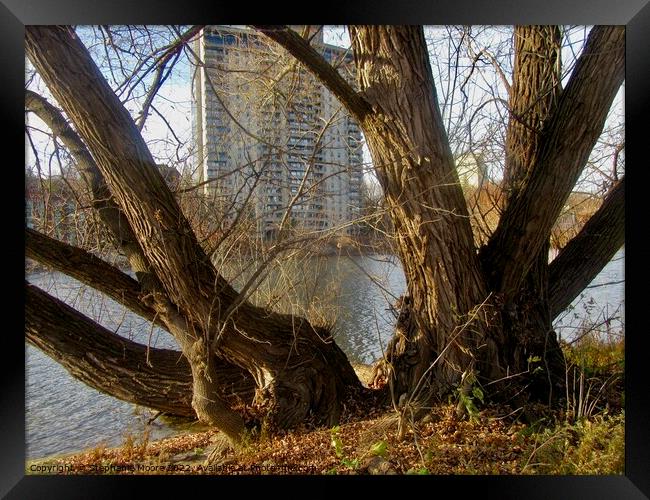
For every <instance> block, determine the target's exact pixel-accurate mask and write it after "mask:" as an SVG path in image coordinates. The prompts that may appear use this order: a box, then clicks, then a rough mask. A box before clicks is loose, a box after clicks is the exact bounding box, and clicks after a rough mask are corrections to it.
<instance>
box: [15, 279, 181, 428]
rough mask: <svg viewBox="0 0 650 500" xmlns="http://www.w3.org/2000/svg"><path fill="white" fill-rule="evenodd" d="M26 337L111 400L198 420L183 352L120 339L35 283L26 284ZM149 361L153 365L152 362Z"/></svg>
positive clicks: (76, 376)
mask: <svg viewBox="0 0 650 500" xmlns="http://www.w3.org/2000/svg"><path fill="white" fill-rule="evenodd" d="M25 300H26V302H27V304H28V307H26V308H25V338H26V340H27V341H28V342H29V343H31V344H32V345H34V346H36V347H38V348H39V349H40V350H42V351H43V352H44V353H45V354H47V355H48V356H50V357H51V358H53V359H54V360H55V361H57V362H58V363H60V364H61V365H62V366H63V367H64V368H65V369H66V370H68V372H70V374H71V375H72V376H73V377H75V378H77V379H78V380H81V381H82V382H84V383H86V384H87V385H89V386H90V387H93V388H95V389H97V390H99V391H102V392H104V393H106V394H110V395H111V396H114V397H117V398H119V399H122V400H123V401H128V402H130V403H135V404H138V405H142V406H146V407H148V408H153V409H156V410H160V411H164V412H166V413H169V414H172V415H180V416H186V417H192V416H194V411H193V410H192V406H191V402H192V376H191V373H190V367H189V365H188V363H187V361H186V360H185V358H184V357H183V355H182V354H181V353H180V352H177V351H169V350H165V349H150V350H149V353H148V355H147V347H146V346H143V345H140V344H136V343H135V342H132V341H130V340H128V339H125V338H123V337H120V336H119V335H116V334H114V333H112V332H111V331H109V330H107V329H105V328H103V327H102V326H100V325H98V324H97V323H95V322H94V321H92V320H91V319H89V318H87V317H85V316H84V315H82V314H81V313H79V312H78V311H76V310H75V309H73V308H71V307H70V306H68V305H66V304H64V303H63V302H61V301H60V300H58V299H56V298H54V297H52V296H50V295H48V294H47V293H45V292H43V291H42V290H40V289H38V288H37V287H35V286H33V285H29V284H27V285H26V289H25ZM147 360H148V362H147Z"/></svg>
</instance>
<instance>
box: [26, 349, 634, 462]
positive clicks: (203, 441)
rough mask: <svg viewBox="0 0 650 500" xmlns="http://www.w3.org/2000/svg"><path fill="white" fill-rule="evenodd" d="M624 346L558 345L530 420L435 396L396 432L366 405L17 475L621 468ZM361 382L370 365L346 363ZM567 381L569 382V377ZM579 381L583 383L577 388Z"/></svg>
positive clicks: (138, 441) (119, 450) (516, 412)
mask: <svg viewBox="0 0 650 500" xmlns="http://www.w3.org/2000/svg"><path fill="white" fill-rule="evenodd" d="M623 352H624V344H623V342H618V343H608V344H605V343H599V342H598V341H596V340H593V339H587V340H583V341H582V342H581V343H579V344H578V345H573V346H570V347H569V346H567V347H566V353H567V363H568V367H569V370H568V371H567V373H568V381H569V383H570V386H571V387H572V389H571V390H570V392H569V396H570V397H569V400H568V401H567V402H565V404H564V405H563V406H562V407H561V408H558V409H556V410H554V411H544V412H540V414H541V413H543V418H541V419H540V420H538V421H537V422H535V423H534V424H526V423H524V422H523V421H521V419H520V416H521V411H520V410H521V409H517V408H510V407H507V406H502V405H485V406H483V407H482V408H480V409H479V411H478V412H477V413H476V414H475V415H473V416H472V418H469V419H459V418H457V416H456V412H455V408H456V405H455V404H453V403H449V404H440V405H437V406H435V407H434V408H432V409H431V411H430V412H429V413H428V414H427V415H426V417H425V418H424V419H423V420H422V421H420V422H418V423H417V425H415V426H414V427H411V428H410V429H409V430H408V432H406V434H405V435H404V436H403V439H399V437H398V432H397V429H398V422H399V418H398V416H397V414H396V413H395V412H394V411H392V410H383V411H380V410H373V411H371V412H369V413H367V414H365V415H363V417H361V418H360V417H353V418H350V417H348V418H347V420H346V418H345V417H344V419H343V421H342V423H341V425H340V426H338V427H335V428H333V429H309V428H306V427H305V428H298V429H295V430H293V431H291V432H287V433H284V434H282V435H275V436H260V437H257V438H256V439H252V438H251V440H250V441H249V442H247V443H245V444H244V445H243V446H242V447H241V448H240V449H238V450H233V449H231V448H229V447H228V446H227V442H226V441H225V439H224V438H223V436H222V435H221V434H220V433H219V432H215V431H212V430H201V431H199V432H184V433H182V434H179V435H175V436H172V437H168V438H164V439H160V440H156V441H150V440H149V435H148V433H147V432H146V431H145V432H144V433H142V434H141V435H139V436H128V437H127V439H126V440H125V442H124V443H123V445H122V446H119V447H114V448H108V447H105V446H101V445H100V446H97V447H94V448H92V449H88V450H85V451H82V452H78V453H73V454H66V455H60V456H56V457H48V458H45V459H40V460H34V461H30V462H28V463H27V464H26V468H25V472H26V474H125V475H133V474H217V475H222V474H224V475H225V474H622V473H623V470H624V469H623V467H624V442H625V441H624V436H625V414H624V411H623V378H622V377H623V371H624V360H623ZM355 369H357V372H358V374H359V376H360V377H361V378H362V379H363V380H365V381H367V380H368V377H369V375H370V367H368V366H363V365H360V366H355ZM572 381H573V382H572ZM581 386H582V389H580V387H581Z"/></svg>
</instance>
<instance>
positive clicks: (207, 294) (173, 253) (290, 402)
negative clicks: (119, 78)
mask: <svg viewBox="0 0 650 500" xmlns="http://www.w3.org/2000/svg"><path fill="white" fill-rule="evenodd" d="M26 49H27V53H28V56H29V58H30V60H31V61H32V63H33V64H34V66H35V67H36V68H37V70H38V72H39V74H40V75H41V77H42V78H43V80H44V81H45V82H46V83H47V85H48V87H49V88H50V90H51V92H52V94H53V95H54V97H55V98H56V99H57V101H58V102H59V104H60V105H61V106H62V108H63V110H64V111H65V113H66V114H67V116H68V117H69V118H70V120H71V121H72V122H73V123H74V125H75V128H76V130H77V131H78V133H79V136H80V137H81V139H82V140H83V142H84V143H85V144H86V146H87V147H88V149H89V151H90V152H91V153H92V156H93V158H94V160H95V161H96V164H97V167H98V169H99V171H100V172H101V175H102V176H103V179H104V181H105V182H106V184H107V186H108V188H109V189H110V192H111V194H112V196H113V198H114V200H115V202H116V204H117V205H118V206H119V208H120V209H121V211H122V213H123V214H124V217H125V218H126V221H127V222H128V225H129V226H130V228H131V230H132V232H133V234H134V235H135V238H136V239H137V243H138V244H139V246H140V249H141V251H142V255H143V256H144V259H145V260H146V262H147V264H148V265H149V266H150V269H151V271H153V274H154V276H155V277H156V279H157V280H158V281H159V283H160V285H161V287H160V289H159V290H158V289H157V290H154V291H153V293H151V294H150V301H151V304H149V305H150V307H152V308H153V309H154V310H155V311H156V313H157V315H158V317H159V318H160V320H161V321H162V322H164V323H165V324H166V326H167V329H168V330H169V331H170V332H171V333H172V334H173V335H174V337H175V338H176V339H177V341H178V343H179V345H180V347H181V349H182V351H183V354H184V355H185V357H186V358H187V359H188V361H189V363H190V366H191V370H192V375H193V380H194V391H193V392H194V399H193V407H194V409H195V410H196V412H197V414H198V416H199V418H201V419H202V420H204V421H205V422H207V423H210V424H212V425H214V426H216V427H218V428H220V429H221V430H223V431H224V432H226V433H227V434H228V435H229V436H231V437H232V438H233V439H234V440H237V439H239V437H240V434H241V432H243V431H244V426H243V422H242V421H241V419H240V417H239V416H238V415H237V414H236V412H233V411H232V409H231V408H230V407H229V405H228V404H227V402H226V401H224V400H223V399H222V398H221V397H220V396H219V394H218V391H216V388H217V387H218V385H219V384H220V381H219V378H218V372H217V371H216V369H215V364H214V363H213V362H212V357H211V353H212V352H213V350H214V351H216V353H217V354H219V355H220V356H222V357H223V358H225V359H227V360H228V361H230V362H232V363H234V364H237V365H238V366H240V367H242V368H244V369H246V370H247V371H248V372H249V373H251V374H252V375H253V378H254V379H255V381H256V383H257V386H258V389H259V390H258V398H257V399H258V401H264V402H265V404H266V407H267V408H268V410H269V412H268V415H269V422H270V423H271V424H272V425H278V426H282V427H286V426H294V425H297V424H298V423H300V422H302V421H304V420H305V419H306V418H307V417H308V416H309V415H310V414H313V415H314V416H315V418H316V420H317V421H323V422H327V423H329V424H332V423H334V422H336V420H337V419H338V416H339V414H340V411H341V404H342V401H343V399H344V398H345V397H346V396H347V395H348V394H349V393H350V391H354V390H355V389H358V390H360V389H361V384H360V382H359V380H358V378H357V377H356V374H355V373H354V370H353V368H352V367H351V365H350V364H349V362H348V360H347V358H346V357H345V355H344V354H343V352H342V351H341V350H340V349H339V348H338V346H336V344H335V343H334V342H333V341H332V340H331V338H330V336H329V332H326V331H324V330H323V329H319V328H317V327H314V326H312V325H310V324H309V322H307V321H306V320H304V319H303V318H298V317H293V316H288V315H281V314H277V313H273V312H271V311H268V310H265V309H262V308H258V307H255V306H253V305H252V304H249V303H247V302H245V301H242V300H240V297H239V296H238V293H237V292H236V291H235V290H234V289H233V288H232V287H231V286H230V284H229V283H227V282H226V281H225V280H224V278H223V277H222V276H221V275H220V274H219V273H218V272H217V270H216V269H214V267H213V265H212V263H211V262H210V260H209V258H208V256H207V255H206V254H205V252H204V250H203V249H202V248H201V246H200V245H199V243H198V241H197V239H196V235H195V234H194V232H193V231H192V229H191V227H190V226H189V223H188V221H187V219H186V218H185V216H184V215H183V214H182V213H181V211H180V209H179V207H178V205H177V203H176V201H175V199H174V197H173V195H172V194H171V192H170V191H169V189H168V187H167V185H166V184H165V182H164V180H163V178H162V176H161V174H160V172H159V171H158V170H157V168H156V166H155V162H154V160H153V158H152V157H151V154H150V152H149V151H148V149H147V147H146V145H145V143H144V141H143V140H142V137H141V135H140V133H139V131H138V130H137V127H136V126H135V124H134V123H133V120H132V118H131V117H130V116H129V114H128V112H127V111H126V109H125V108H124V107H123V106H122V104H121V103H120V102H119V100H118V99H117V97H116V96H115V94H114V93H113V92H112V90H111V89H110V87H109V86H108V84H107V83H106V81H105V80H104V78H103V77H102V75H101V72H100V71H99V69H98V68H97V67H96V65H95V64H94V63H93V61H92V59H91V58H90V55H89V54H88V51H87V50H86V49H85V47H84V46H83V45H82V44H81V42H80V41H79V40H78V38H77V37H76V35H75V34H74V32H73V31H72V30H71V29H70V28H65V27H28V28H27V29H26ZM215 391H216V392H215Z"/></svg>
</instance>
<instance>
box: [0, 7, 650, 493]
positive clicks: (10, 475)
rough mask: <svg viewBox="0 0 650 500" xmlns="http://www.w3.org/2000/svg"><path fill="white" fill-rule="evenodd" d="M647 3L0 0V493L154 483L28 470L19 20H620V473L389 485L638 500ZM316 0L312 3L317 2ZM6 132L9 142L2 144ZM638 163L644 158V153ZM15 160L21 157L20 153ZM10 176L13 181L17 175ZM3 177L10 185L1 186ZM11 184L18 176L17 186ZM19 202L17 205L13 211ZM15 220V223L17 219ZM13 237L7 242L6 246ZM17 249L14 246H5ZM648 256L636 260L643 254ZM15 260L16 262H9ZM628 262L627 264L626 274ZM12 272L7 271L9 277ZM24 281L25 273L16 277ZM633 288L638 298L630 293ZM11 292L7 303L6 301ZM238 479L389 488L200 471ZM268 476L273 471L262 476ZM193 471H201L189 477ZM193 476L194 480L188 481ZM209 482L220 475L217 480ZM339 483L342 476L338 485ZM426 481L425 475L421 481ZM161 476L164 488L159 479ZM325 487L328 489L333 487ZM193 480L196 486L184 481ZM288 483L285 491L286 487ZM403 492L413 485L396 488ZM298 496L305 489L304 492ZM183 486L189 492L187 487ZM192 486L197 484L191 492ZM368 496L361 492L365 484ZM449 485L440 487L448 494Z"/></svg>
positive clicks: (649, 444)
mask: <svg viewBox="0 0 650 500" xmlns="http://www.w3.org/2000/svg"><path fill="white" fill-rule="evenodd" d="M647 2H648V0H573V1H571V0H545V1H543V2H539V1H537V0H493V1H489V2H488V1H483V2H478V1H470V0H441V1H436V2H434V1H427V0H410V1H401V2H400V1H394V0H390V1H389V0H374V1H373V0H365V1H357V2H354V3H351V2H339V1H333V2H328V3H327V4H313V6H312V7H311V8H310V10H309V11H308V12H304V8H305V5H306V3H304V2H303V3H296V5H292V4H289V3H286V2H285V3H282V4H278V3H277V2H270V3H267V4H261V5H260V4H257V3H256V4H253V3H247V2H220V1H218V0H213V1H211V2H196V1H192V2H188V1H184V2H178V1H176V2H172V1H161V0H139V1H138V2H131V1H128V0H113V1H108V0H106V1H100V0H64V1H52V0H2V3H1V4H0V23H1V29H0V37H1V39H2V43H1V44H0V61H1V65H0V68H1V70H0V82H1V84H2V87H1V93H0V96H1V97H0V102H2V119H3V120H4V121H5V124H6V127H5V131H4V134H3V143H4V144H5V148H4V152H5V157H4V158H3V159H4V160H5V161H4V162H2V164H4V166H5V172H6V173H9V175H8V177H7V185H6V186H5V188H4V190H3V191H2V193H3V196H2V199H3V201H4V202H5V207H4V212H3V213H4V214H6V217H5V218H4V221H3V222H4V227H5V235H6V238H5V242H4V243H5V250H8V251H6V252H5V255H6V257H5V259H9V260H6V261H5V266H3V267H4V269H3V273H2V274H3V275H4V277H5V290H7V291H8V292H9V293H8V294H6V295H5V297H6V298H5V299H3V300H4V301H5V303H6V304H7V307H6V309H5V311H7V312H9V313H10V316H11V321H10V322H8V323H5V324H6V325H7V326H8V328H7V327H6V328H5V332H4V338H3V345H4V346H5V349H4V353H5V356H4V358H3V362H2V371H3V374H2V385H3V387H2V391H0V414H1V417H0V496H3V497H4V496H5V495H6V497H7V498H21V499H22V498H51V497H52V496H59V495H60V496H61V497H65V498H115V497H117V496H118V495H124V494H125V493H126V494H128V493H134V492H135V489H134V487H136V486H138V487H146V488H147V489H148V488H150V485H151V483H152V480H150V479H145V478H143V477H128V478H126V477H106V476H102V477H84V476H69V477H68V476H25V473H24V463H25V422H24V411H25V410H24V409H25V381H24V375H25V364H24V361H25V356H24V352H25V351H24V349H25V346H24V341H23V339H22V338H21V337H20V335H19V330H20V328H23V325H22V324H21V317H22V318H23V320H24V316H21V311H22V310H24V299H23V301H22V303H21V299H22V295H21V294H18V293H16V292H14V290H15V289H14V288H13V287H14V286H15V287H20V286H21V285H20V281H19V280H20V279H21V278H20V273H21V272H23V270H24V253H23V251H24V245H23V239H22V238H23V236H22V235H23V234H24V225H22V224H23V222H22V221H23V220H24V196H23V192H22V191H21V189H19V188H18V186H20V185H21V184H20V182H22V179H23V177H22V175H21V173H20V170H21V169H19V168H17V165H14V162H11V161H8V158H9V157H8V156H6V155H7V153H8V152H9V151H11V150H17V151H18V157H19V158H20V157H22V156H23V154H24V148H23V141H24V132H23V127H24V105H23V102H24V47H23V39H24V26H25V25H30V24H125V23H129V24H169V23H174V24H179V23H187V24H193V23H197V22H200V23H209V24H242V22H245V23H264V24H269V23H270V24H272V23H273V22H275V23H278V24H279V23H282V24H291V23H296V24H306V23H309V22H311V23H312V24H357V23H366V24H368V23H370V24H546V23H548V24H587V25H591V24H620V25H626V27H627V34H626V82H625V109H626V135H627V138H626V143H627V144H626V158H627V162H628V164H629V165H630V166H629V167H628V168H627V171H626V175H627V176H631V178H632V182H628V183H627V186H628V187H627V193H626V258H625V269H626V285H625V286H626V288H625V292H626V323H627V331H628V332H629V334H628V335H626V353H625V354H626V384H625V391H626V451H625V460H626V462H625V463H626V465H625V475H624V476H553V477H550V476H545V477H539V476H478V477H470V476H449V477H444V476H433V477H415V476H408V477H395V478H393V479H391V482H392V483H395V485H396V486H397V487H398V488H400V489H402V488H404V487H412V486H411V485H410V484H408V483H409V482H411V481H426V484H422V485H418V486H417V487H418V488H426V489H425V490H422V491H424V492H430V493H431V494H434V493H436V494H443V493H442V492H441V491H440V489H439V488H440V487H443V488H445V490H446V489H447V488H451V491H452V492H453V493H452V495H453V496H454V498H457V497H459V496H461V497H464V496H468V497H469V496H471V497H473V498H485V497H486V496H487V497H490V496H495V497H496V498H504V499H505V498H525V499H527V500H529V499H538V498H539V499H541V498H586V499H601V498H602V499H608V498H620V499H636V498H648V497H649V496H650V452H649V450H650V432H649V431H648V428H647V427H646V425H647V423H648V422H650V412H649V407H648V399H649V396H648V395H649V394H650V391H649V390H648V382H649V380H648V378H649V377H648V369H647V366H650V364H649V363H647V362H646V357H647V352H648V351H646V350H645V349H644V342H643V341H644V337H645V336H647V333H646V329H644V323H643V319H645V318H644V312H645V311H644V310H645V309H647V308H648V305H647V304H646V303H645V300H644V298H645V297H644V294H642V292H640V290H643V284H644V283H647V282H648V277H649V276H648V268H650V266H648V264H647V259H648V257H650V251H649V250H646V248H647V247H646V246H645V245H644V243H645V242H644V240H643V238H644V237H645V234H644V233H646V232H647V230H646V231H644V230H643V228H644V227H645V228H647V227H648V222H647V215H648V212H647V208H646V207H647V205H645V204H644V201H646V199H647V198H648V195H647V194H646V193H645V190H646V189H647V188H646V186H648V183H647V172H648V170H649V169H650V168H649V167H650V165H648V164H647V163H648V161H647V159H646V158H647V155H648V147H647V146H646V143H647V142H648V141H647V139H646V138H645V137H642V135H643V136H645V130H646V127H647V122H648V119H647V117H648V116H650V54H649V53H648V52H650V4H648V3H647ZM314 6H315V7H316V8H314ZM5 141H6V142H5ZM644 159H645V160H646V162H645V164H644V162H643V160H644ZM19 161H20V160H19ZM14 177H15V178H14ZM9 183H11V184H9ZM14 183H15V184H14ZM21 210H22V212H21V213H18V212H20V211H21ZM21 225H22V226H21ZM14 242H16V243H14ZM14 246H15V247H17V248H14ZM644 260H645V261H644ZM14 261H15V262H14ZM629 270H631V271H632V272H629V273H628V272H627V271H629ZM14 273H15V275H14ZM23 279H24V278H23ZM635 293H636V295H635ZM12 301H15V302H16V304H15V305H14V304H13V303H12ZM242 479H245V480H247V481H250V482H251V484H252V485H253V486H255V483H256V482H257V485H260V481H264V486H265V488H266V487H275V488H280V490H279V491H282V488H286V487H287V486H288V483H287V481H289V480H291V481H292V482H293V481H294V480H296V481H299V482H301V483H303V485H304V486H306V487H307V488H310V485H311V484H312V482H313V481H315V480H322V481H328V483H329V482H331V481H334V482H336V481H339V483H338V484H334V483H332V484H331V486H330V485H329V484H328V489H327V490H326V491H329V492H331V493H333V494H340V493H342V491H339V490H337V489H335V488H339V489H340V488H343V487H347V486H348V485H349V483H350V482H354V481H362V482H363V487H364V488H366V487H368V486H370V485H372V484H374V483H378V485H379V486H380V487H381V488H384V487H385V486H387V483H386V481H387V478H384V477H373V478H361V477H347V478H341V477H327V478H313V477H300V478H296V479H293V478H279V477H273V478H268V477H267V478H263V477H262V478H260V477H246V478H240V477H221V478H213V477H203V478H201V482H203V481H206V480H208V481H211V482H210V483H208V485H207V486H208V488H209V489H208V491H210V490H212V495H221V494H232V493H230V492H229V493H225V491H223V490H222V489H221V488H223V487H224V486H226V485H225V484H224V482H225V483H228V484H227V486H234V487H238V485H240V484H241V483H240V481H241V480H242ZM269 479H270V480H269ZM163 480H165V482H166V484H165V488H166V490H165V492H166V493H167V494H169V493H171V492H172V489H168V486H169V487H173V488H174V489H175V488H179V491H182V490H186V489H187V488H188V483H187V481H188V480H189V479H187V478H178V477H173V478H170V477H163ZM194 480H199V479H198V478H195V479H194ZM194 480H192V481H193V484H195V482H194ZM214 481H218V482H214ZM340 481H343V482H340ZM430 481H433V482H432V483H430ZM167 483H169V485H168V484H167ZM330 487H331V489H330ZM192 488H194V486H192ZM285 491H289V490H285ZM402 491H403V492H404V493H406V494H409V495H416V494H418V492H419V490H411V489H408V490H402ZM306 493H307V492H306ZM185 494H187V491H186V492H185ZM194 494H196V492H194ZM366 494H367V493H366ZM447 494H449V493H447Z"/></svg>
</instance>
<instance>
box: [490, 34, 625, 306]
mask: <svg viewBox="0 0 650 500" xmlns="http://www.w3.org/2000/svg"><path fill="white" fill-rule="evenodd" d="M624 74H625V28H624V27H622V26H596V27H594V28H593V29H592V30H591V32H590V34H589V38H588V40H587V43H586V45H585V49H584V52H583V54H582V55H581V56H580V58H579V60H578V62H577V64H576V68H575V70H574V72H573V74H572V76H571V79H570V81H569V83H568V85H567V87H566V89H565V90H564V92H563V94H562V97H561V98H560V102H559V103H558V106H557V108H556V110H555V112H554V113H553V115H552V116H551V117H550V118H549V121H548V123H547V124H546V125H545V127H544V130H543V137H542V142H541V144H540V149H539V153H538V155H537V157H536V159H535V160H534V161H533V167H532V172H531V174H530V179H529V181H528V183H527V184H526V186H525V188H524V189H523V190H522V191H521V192H519V193H518V194H517V196H515V197H514V198H513V199H512V200H511V201H510V202H509V203H508V206H507V207H506V209H505V211H504V213H503V215H502V217H501V220H500V222H499V226H498V227H497V229H496V231H495V232H494V235H493V236H492V238H491V240H490V242H489V243H488V245H487V247H485V248H484V249H483V251H482V257H483V259H484V261H485V262H486V263H487V266H486V267H487V268H488V269H489V271H490V273H491V276H490V281H491V286H492V288H493V289H494V290H496V291H500V292H505V293H506V294H509V295H512V294H516V293H517V290H518V288H519V286H520V285H521V283H522V282H523V280H524V279H525V277H526V275H527V273H528V271H529V270H530V268H531V266H532V265H533V263H534V261H535V259H536V258H537V256H538V254H539V252H540V250H541V248H542V247H543V245H544V244H545V243H546V242H547V241H548V239H549V238H550V232H551V229H552V227H553V224H554V223H555V221H556V220H557V218H558V216H559V215H560V212H561V210H562V208H563V206H564V203H565V202H566V199H567V198H568V196H569V194H570V193H571V189H572V188H573V187H574V186H575V184H576V182H577V180H578V178H579V176H580V173H581V172H582V170H583V168H584V166H585V164H586V162H587V159H588V158H589V154H590V152H591V150H592V149H593V147H594V145H595V143H596V141H597V140H598V137H599V136H600V134H601V132H602V130H603V127H604V124H605V119H606V118H607V113H608V111H609V109H610V107H611V104H612V102H613V100H614V97H615V96H616V93H617V91H618V89H619V87H620V86H621V84H622V82H623V78H624Z"/></svg>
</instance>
